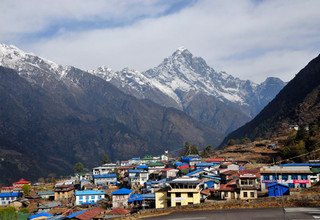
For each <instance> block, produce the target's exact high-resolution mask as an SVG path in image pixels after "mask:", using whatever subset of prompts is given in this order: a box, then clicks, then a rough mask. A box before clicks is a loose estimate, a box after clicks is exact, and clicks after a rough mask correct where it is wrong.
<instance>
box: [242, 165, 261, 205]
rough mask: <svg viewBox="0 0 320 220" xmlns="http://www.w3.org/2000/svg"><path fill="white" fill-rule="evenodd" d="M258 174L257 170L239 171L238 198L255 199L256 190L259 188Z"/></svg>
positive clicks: (256, 196) (256, 195)
mask: <svg viewBox="0 0 320 220" xmlns="http://www.w3.org/2000/svg"><path fill="white" fill-rule="evenodd" d="M259 178H260V174H259V172H258V171H256V172H250V171H246V170H241V171H239V179H238V181H237V188H238V189H239V198H240V199H256V198H258V190H259V189H260V181H259Z"/></svg>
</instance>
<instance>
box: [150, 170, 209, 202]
mask: <svg viewBox="0 0 320 220" xmlns="http://www.w3.org/2000/svg"><path fill="white" fill-rule="evenodd" d="M202 186H203V181H202V180H199V179H197V178H191V177H187V176H184V177H181V178H176V179H174V180H172V181H170V182H168V187H165V188H163V189H160V190H158V191H156V192H155V200H156V201H155V205H156V208H166V207H175V206H184V205H191V204H199V203H200V192H201V189H202Z"/></svg>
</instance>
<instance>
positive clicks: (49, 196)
mask: <svg viewBox="0 0 320 220" xmlns="http://www.w3.org/2000/svg"><path fill="white" fill-rule="evenodd" d="M37 194H38V196H39V197H40V198H41V199H48V200H54V191H52V190H48V191H39V192H37Z"/></svg>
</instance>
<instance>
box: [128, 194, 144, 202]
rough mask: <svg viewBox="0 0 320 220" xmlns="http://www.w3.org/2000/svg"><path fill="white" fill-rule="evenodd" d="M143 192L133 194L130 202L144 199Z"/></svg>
mask: <svg viewBox="0 0 320 220" xmlns="http://www.w3.org/2000/svg"><path fill="white" fill-rule="evenodd" d="M142 200H143V199H142V194H131V195H130V197H129V199H128V202H135V201H142Z"/></svg>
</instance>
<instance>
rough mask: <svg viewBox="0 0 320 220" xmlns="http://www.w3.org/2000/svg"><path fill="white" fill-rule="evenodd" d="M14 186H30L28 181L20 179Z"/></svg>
mask: <svg viewBox="0 0 320 220" xmlns="http://www.w3.org/2000/svg"><path fill="white" fill-rule="evenodd" d="M13 184H14V185H22V184H30V182H29V181H28V180H25V179H20V180H19V181H18V182H15V183H13Z"/></svg>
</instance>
